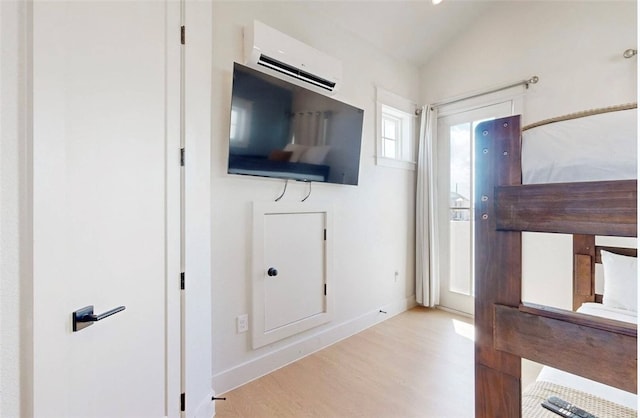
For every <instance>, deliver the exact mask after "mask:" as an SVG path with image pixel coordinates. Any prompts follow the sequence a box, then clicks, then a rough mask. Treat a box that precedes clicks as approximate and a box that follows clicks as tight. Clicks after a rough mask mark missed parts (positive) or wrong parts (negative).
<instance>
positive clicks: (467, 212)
mask: <svg viewBox="0 0 640 418" xmlns="http://www.w3.org/2000/svg"><path fill="white" fill-rule="evenodd" d="M449 208H450V210H451V220H452V221H470V220H471V201H470V200H469V199H468V198H467V197H465V196H463V195H461V194H459V193H456V192H451V197H450V199H449Z"/></svg>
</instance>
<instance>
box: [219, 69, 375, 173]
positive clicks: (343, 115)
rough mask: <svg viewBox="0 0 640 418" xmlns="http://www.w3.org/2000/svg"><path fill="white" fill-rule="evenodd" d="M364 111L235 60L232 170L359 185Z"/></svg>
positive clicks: (230, 142) (231, 148) (232, 109)
mask: <svg viewBox="0 0 640 418" xmlns="http://www.w3.org/2000/svg"><path fill="white" fill-rule="evenodd" d="M363 115H364V111H363V110H362V109H358V108H356V107H353V106H350V105H348V104H346V103H343V102H340V101H338V100H335V99H332V98H330V97H327V96H324V95H322V94H319V93H315V92H313V91H310V90H308V89H305V88H303V87H299V86H297V85H294V84H291V83H288V82H286V81H283V80H280V79H279V78H276V77H273V76H270V75H268V74H265V73H262V72H259V71H256V70H254V69H252V68H249V67H246V66H244V65H241V64H238V63H234V66H233V88H232V99H231V123H230V127H229V163H228V173H230V174H244V175H251V176H262V177H275V178H281V179H294V180H300V181H307V182H309V181H313V182H324V183H337V184H349V185H357V184H358V172H359V168H360V147H361V143H362V121H363Z"/></svg>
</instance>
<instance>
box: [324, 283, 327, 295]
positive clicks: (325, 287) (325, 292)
mask: <svg viewBox="0 0 640 418" xmlns="http://www.w3.org/2000/svg"><path fill="white" fill-rule="evenodd" d="M324 295H325V296H327V284H326V283H325V284H324Z"/></svg>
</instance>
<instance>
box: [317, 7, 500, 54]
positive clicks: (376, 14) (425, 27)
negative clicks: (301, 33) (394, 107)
mask: <svg viewBox="0 0 640 418" xmlns="http://www.w3.org/2000/svg"><path fill="white" fill-rule="evenodd" d="M495 4H496V3H495V2H492V1H487V0H444V1H443V2H442V3H440V4H438V5H434V4H432V2H431V0H414V1H409V0H387V1H367V0H364V1H359V0H342V1H317V2H316V1H310V2H308V3H307V6H308V7H309V9H310V11H312V12H314V13H319V14H323V15H324V16H326V17H327V18H328V19H330V20H331V21H333V22H334V23H335V24H336V25H338V26H340V27H342V28H344V29H346V30H348V31H350V32H353V33H354V34H356V35H357V36H359V37H360V38H362V39H364V40H366V41H367V42H369V43H371V44H373V45H374V46H376V47H377V48H379V49H381V50H383V51H384V52H386V53H387V54H389V55H391V56H392V57H394V58H397V59H403V60H406V61H408V62H410V63H412V64H414V65H416V66H418V67H420V66H422V65H424V64H425V63H426V62H427V61H428V60H429V58H430V57H431V55H432V54H433V53H434V52H436V51H437V50H438V49H439V48H441V47H442V45H444V44H446V43H447V42H448V41H449V40H450V39H452V38H453V37H455V35H456V34H457V33H459V32H460V31H461V30H464V28H465V26H467V25H468V24H470V23H471V22H472V21H473V19H474V18H475V17H477V16H478V15H480V14H481V13H483V12H485V11H486V10H488V9H489V8H490V7H493V6H494V5H495Z"/></svg>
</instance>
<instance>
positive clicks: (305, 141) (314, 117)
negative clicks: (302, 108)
mask: <svg viewBox="0 0 640 418" xmlns="http://www.w3.org/2000/svg"><path fill="white" fill-rule="evenodd" d="M291 117H292V119H293V120H292V121H291V143H292V144H299V145H308V146H321V145H327V144H326V142H327V125H328V123H329V119H330V118H331V112H319V111H311V112H297V113H294V114H292V115H291Z"/></svg>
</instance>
